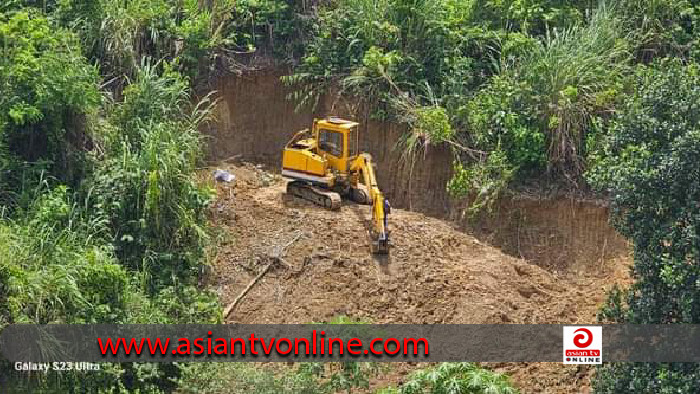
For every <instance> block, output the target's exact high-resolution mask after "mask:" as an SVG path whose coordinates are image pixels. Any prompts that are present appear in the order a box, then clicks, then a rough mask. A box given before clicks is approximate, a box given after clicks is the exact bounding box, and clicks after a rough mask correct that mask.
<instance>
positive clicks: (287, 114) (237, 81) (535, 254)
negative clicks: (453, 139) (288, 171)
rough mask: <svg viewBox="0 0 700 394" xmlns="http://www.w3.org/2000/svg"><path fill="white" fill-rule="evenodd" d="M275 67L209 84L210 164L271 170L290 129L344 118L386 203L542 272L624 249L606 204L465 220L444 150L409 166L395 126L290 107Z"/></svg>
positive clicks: (515, 206)
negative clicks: (212, 94)
mask: <svg viewBox="0 0 700 394" xmlns="http://www.w3.org/2000/svg"><path fill="white" fill-rule="evenodd" d="M283 73H284V72H283V71H281V70H278V69H273V70H267V71H259V72H255V73H248V74H245V75H242V76H233V75H232V76H228V77H223V78H220V79H219V80H218V81H217V87H216V89H217V90H218V92H219V95H220V97H221V102H220V105H219V108H218V114H217V119H218V121H217V122H216V123H214V124H212V125H211V126H210V128H209V129H208V130H207V131H206V133H207V134H208V135H209V136H210V139H209V145H208V152H209V159H210V160H211V161H220V160H225V159H230V158H236V159H238V160H244V161H250V162H254V163H261V164H264V165H266V166H268V167H269V168H271V169H273V170H274V169H277V168H279V165H280V162H281V154H282V149H283V147H284V145H285V144H286V142H287V141H288V140H289V139H290V138H291V137H292V136H293V135H294V133H295V132H297V131H298V130H301V129H304V128H308V127H310V125H311V123H312V121H313V118H314V116H316V117H322V116H327V115H342V116H349V117H352V118H354V119H355V120H357V121H359V122H361V124H362V125H361V126H360V144H359V145H360V149H362V150H364V151H366V152H369V153H370V154H372V157H373V158H374V161H375V162H376V163H377V174H378V175H377V176H378V180H379V183H380V186H381V188H382V190H383V191H384V192H385V194H386V196H387V198H389V200H390V201H391V203H392V206H395V207H398V208H404V209H409V210H413V211H417V212H421V213H425V214H427V215H431V216H434V217H438V218H446V219H447V218H449V219H451V220H452V221H453V223H454V224H455V226H457V227H459V228H461V229H463V230H466V231H468V232H471V233H473V234H474V235H475V236H477V237H478V238H479V239H481V240H484V241H485V242H488V243H490V244H492V245H494V246H498V247H500V248H501V249H502V250H503V251H504V252H506V253H508V254H511V255H513V256H516V257H523V258H525V259H528V260H531V261H533V262H535V263H536V264H538V265H542V266H546V267H548V268H550V269H555V270H564V271H569V272H572V271H574V272H575V271H577V270H582V269H591V268H595V267H596V266H597V265H598V264H600V265H603V264H604V262H605V261H607V260H610V259H615V258H625V257H626V256H627V255H628V254H629V247H628V245H627V243H626V241H625V240H624V239H623V238H622V237H621V236H620V235H619V234H617V233H616V232H615V231H614V230H613V229H612V228H611V227H610V226H609V224H608V209H607V208H606V207H605V206H602V205H601V204H599V203H597V202H589V201H578V200H574V199H569V198H559V199H536V198H527V199H525V198H517V199H506V200H504V201H501V202H500V203H499V205H498V207H496V209H495V211H494V213H493V215H492V216H488V217H487V216H484V217H482V218H479V219H476V220H475V219H470V218H468V217H466V216H465V215H463V205H464V204H463V203H460V202H459V201H454V200H452V199H451V198H450V197H449V195H448V193H447V191H446V184H447V182H448V180H449V179H450V177H451V175H452V154H451V152H450V151H449V149H448V148H446V147H442V146H434V147H430V148H429V149H428V150H427V152H426V153H425V155H422V156H421V157H420V160H418V161H416V162H415V163H413V164H411V163H410V162H408V161H407V160H404V159H403V158H402V155H401V150H400V148H398V147H397V144H398V143H399V141H400V139H401V136H402V135H403V133H404V129H403V127H402V126H400V125H396V124H390V123H386V122H377V121H372V120H369V117H368V116H367V114H365V113H357V111H354V110H353V109H352V107H353V106H352V103H344V104H342V105H340V104H338V103H337V102H336V101H332V100H331V99H330V98H328V99H322V100H320V103H319V105H318V106H317V108H316V109H315V110H314V111H312V110H310V109H302V110H301V111H299V112H296V111H295V106H296V105H295V103H293V102H292V101H289V100H288V99H287V94H288V93H289V90H288V89H287V88H285V86H284V85H283V84H282V83H281V82H280V78H279V77H280V76H281V75H283Z"/></svg>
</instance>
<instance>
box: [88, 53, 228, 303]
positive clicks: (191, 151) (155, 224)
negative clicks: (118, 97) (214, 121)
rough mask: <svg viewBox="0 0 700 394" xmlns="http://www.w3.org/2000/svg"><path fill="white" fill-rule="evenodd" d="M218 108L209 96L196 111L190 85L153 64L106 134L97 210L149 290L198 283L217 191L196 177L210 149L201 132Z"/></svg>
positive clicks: (97, 186)
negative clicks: (210, 209) (209, 215)
mask: <svg viewBox="0 0 700 394" xmlns="http://www.w3.org/2000/svg"><path fill="white" fill-rule="evenodd" d="M213 104H214V103H213V102H212V101H211V99H210V98H209V97H206V98H205V99H204V100H203V101H202V102H200V103H199V105H195V106H194V107H193V108H189V107H191V105H190V104H189V87H188V84H187V81H186V80H185V79H183V78H182V77H181V76H180V75H179V74H178V73H176V72H174V71H173V70H172V69H171V68H170V67H169V66H168V65H167V64H159V65H148V64H146V65H144V66H143V67H142V68H141V69H140V70H139V72H138V76H137V78H136V80H135V81H134V83H133V84H131V85H130V86H129V87H127V89H125V91H124V101H123V102H122V103H119V104H116V105H115V108H114V109H113V111H112V113H113V116H112V117H111V119H110V120H111V122H110V123H109V124H107V125H106V126H105V127H104V128H103V130H102V135H101V139H102V141H103V144H104V151H105V153H104V156H103V157H101V158H100V161H99V165H98V166H97V167H96V169H95V178H94V181H93V183H92V186H91V187H92V189H93V190H92V193H93V194H94V195H95V196H96V201H97V203H96V206H95V207H96V209H100V210H102V211H103V212H105V213H106V215H107V217H108V218H109V220H110V229H111V231H112V236H113V237H114V243H115V246H116V253H117V256H119V258H120V260H121V261H122V262H123V263H125V264H127V265H128V266H130V267H132V268H134V269H137V270H139V271H140V272H141V273H142V274H143V284H144V286H146V287H147V288H148V289H149V290H150V291H156V290H157V289H158V286H159V284H161V285H162V284H176V283H179V282H181V281H182V282H184V283H191V282H192V281H193V280H194V278H196V275H197V271H198V269H199V265H200V264H201V258H202V256H203V248H204V245H205V242H206V240H207V234H206V231H205V230H206V229H205V223H206V217H205V213H206V207H207V205H208V203H209V200H210V198H211V192H210V190H208V189H206V188H203V187H201V186H199V185H198V184H197V183H196V182H195V180H194V178H193V174H194V171H195V168H196V165H197V163H198V160H199V159H200V155H201V154H202V146H203V144H202V140H201V136H200V134H199V131H198V127H199V125H200V124H201V123H202V122H205V121H207V120H208V117H209V115H210V114H211V110H212V106H213Z"/></svg>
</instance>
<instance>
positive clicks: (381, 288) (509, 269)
mask: <svg viewBox="0 0 700 394" xmlns="http://www.w3.org/2000/svg"><path fill="white" fill-rule="evenodd" d="M222 165H223V168H226V169H228V170H229V171H231V172H232V173H233V174H235V175H236V177H237V180H236V182H235V186H229V184H218V185H217V188H218V200H217V202H216V203H215V206H214V208H213V220H214V222H215V223H216V224H217V226H218V228H220V229H221V230H223V231H222V232H221V234H222V238H221V239H220V241H219V242H220V247H219V250H218V253H217V259H216V263H215V267H214V278H213V285H214V286H215V287H216V288H217V289H218V290H219V292H220V294H221V300H222V302H223V303H224V304H227V303H229V302H231V301H233V299H234V298H235V297H236V296H237V295H238V294H239V293H240V292H241V291H242V290H243V289H244V288H245V287H246V286H247V284H248V283H249V282H250V280H251V279H252V278H253V277H254V276H255V275H256V274H257V273H258V272H259V270H260V268H261V267H260V261H261V259H259V257H262V256H265V255H267V254H268V253H270V251H271V248H274V247H275V246H276V245H277V246H279V245H283V244H286V243H287V242H289V241H291V240H293V239H294V238H295V237H297V236H299V239H298V241H296V242H294V243H292V244H291V245H290V246H289V247H288V248H287V250H286V257H285V261H286V262H287V264H288V265H289V267H287V268H279V269H276V270H274V271H271V272H269V273H268V274H267V275H266V276H265V277H264V278H263V279H262V280H261V281H260V282H258V283H257V285H256V286H255V287H254V288H253V289H252V290H251V291H250V292H249V293H248V294H247V296H246V297H245V299H244V300H243V301H242V302H241V303H240V304H239V306H237V307H236V308H235V309H234V310H233V311H232V313H231V315H230V316H229V322H236V323H308V322H322V321H328V320H330V319H332V318H333V317H336V316H339V315H345V316H349V317H353V318H358V319H361V320H364V321H371V322H374V323H577V324H582V323H594V322H595V316H596V311H597V308H598V306H599V304H600V303H601V302H602V301H603V299H604V295H605V292H606V290H607V289H609V288H610V286H611V285H612V284H614V283H627V282H628V281H629V277H628V269H627V266H628V264H629V260H628V258H626V257H623V258H616V259H613V260H607V261H603V262H602V263H596V264H592V266H590V267H586V268H587V269H585V270H581V267H580V266H577V267H576V270H575V271H568V270H556V271H555V270H546V269H544V268H541V267H540V266H538V265H536V264H533V263H530V262H528V261H526V260H523V259H518V258H515V257H512V256H509V255H507V254H505V253H503V252H501V251H500V250H499V249H497V248H494V247H493V246H490V245H488V244H485V243H484V242H480V241H478V240H477V239H476V238H474V237H473V236H471V235H469V234H466V233H464V232H462V231H460V230H459V229H458V228H457V227H455V226H454V225H452V224H451V223H450V222H446V221H443V220H439V219H434V218H431V217H427V216H425V215H423V214H419V213H413V212H407V211H403V210H400V209H394V210H393V211H392V214H391V215H390V229H391V231H392V232H391V240H392V249H391V255H390V256H389V257H386V258H375V257H373V256H372V255H371V254H370V252H369V239H368V238H367V235H366V225H367V222H366V220H367V218H368V215H369V211H368V207H366V206H361V205H356V204H353V203H351V202H346V201H343V204H344V205H343V207H342V208H341V210H340V212H330V211H326V210H324V209H322V208H319V207H315V206H313V205H310V204H308V203H305V202H303V201H298V200H292V201H285V200H286V199H285V198H283V190H284V180H282V179H281V178H279V177H277V176H274V175H270V174H268V173H266V172H264V171H263V170H261V169H259V168H256V167H254V166H251V165H241V166H233V165H228V164H222ZM220 168H221V167H220ZM492 367H493V368H495V369H498V370H502V371H506V372H507V373H509V374H510V375H511V376H512V378H513V381H514V382H515V384H516V385H517V386H519V387H520V388H521V389H522V391H523V392H566V393H569V392H586V391H588V390H589V386H590V383H589V381H590V375H591V370H590V369H588V368H577V367H575V366H564V365H561V364H547V363H535V364H501V365H493V366H492ZM409 369H410V367H409V366H407V365H404V366H401V367H399V368H398V370H399V372H398V375H397V374H392V377H391V378H390V379H391V380H390V381H389V380H387V381H385V382H384V384H392V383H394V384H395V383H396V382H397V381H398V380H400V378H399V377H398V376H399V375H402V374H403V373H405V371H408V370H409Z"/></svg>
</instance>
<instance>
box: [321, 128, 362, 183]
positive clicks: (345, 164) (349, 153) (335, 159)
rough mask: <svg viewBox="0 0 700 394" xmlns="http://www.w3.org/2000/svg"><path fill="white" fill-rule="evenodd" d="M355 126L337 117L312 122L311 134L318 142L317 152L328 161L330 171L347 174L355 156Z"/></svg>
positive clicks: (356, 134)
mask: <svg viewBox="0 0 700 394" xmlns="http://www.w3.org/2000/svg"><path fill="white" fill-rule="evenodd" d="M357 126H358V123H356V122H351V121H348V120H343V119H340V118H337V117H330V118H328V119H323V120H317V121H316V122H314V130H313V134H314V136H315V138H316V141H318V152H319V154H320V155H321V156H323V157H325V158H326V160H328V164H329V167H330V169H331V170H335V171H337V172H338V173H341V174H347V172H348V169H349V163H350V161H351V159H352V158H353V157H354V156H357V152H356V151H355V147H356V146H357V143H356V138H357V136H358V133H357ZM353 142H355V143H353Z"/></svg>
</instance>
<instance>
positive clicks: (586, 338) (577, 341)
mask: <svg viewBox="0 0 700 394" xmlns="http://www.w3.org/2000/svg"><path fill="white" fill-rule="evenodd" d="M579 331H583V333H581V334H576V335H575V336H574V345H576V346H577V347H588V346H589V345H590V344H591V342H593V334H592V333H591V331H590V330H589V329H587V328H579V329H578V330H576V331H574V333H577V332H579ZM584 333H585V334H584Z"/></svg>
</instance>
